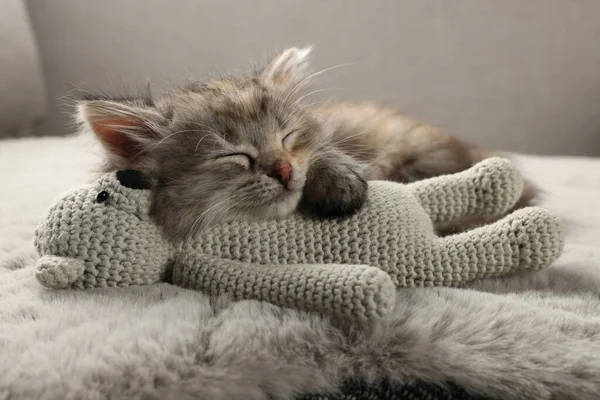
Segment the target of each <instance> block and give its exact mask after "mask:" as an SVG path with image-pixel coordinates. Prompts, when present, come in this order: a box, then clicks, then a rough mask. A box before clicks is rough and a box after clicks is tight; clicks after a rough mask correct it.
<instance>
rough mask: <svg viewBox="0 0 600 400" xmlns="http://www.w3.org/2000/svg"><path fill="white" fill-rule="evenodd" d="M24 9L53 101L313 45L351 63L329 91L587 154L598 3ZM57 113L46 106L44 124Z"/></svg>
mask: <svg viewBox="0 0 600 400" xmlns="http://www.w3.org/2000/svg"><path fill="white" fill-rule="evenodd" d="M28 5H29V7H30V13H31V16H32V20H33V23H34V27H35V29H36V33H37V36H38V41H39V44H40V47H41V51H42V60H43V64H44V69H45V74H46V78H47V79H48V86H49V87H48V89H49V97H50V100H51V101H53V102H54V103H56V99H57V98H59V97H61V96H64V95H65V93H66V92H67V90H68V89H69V87H68V84H67V83H74V84H81V83H87V84H89V85H91V86H93V87H109V88H113V87H115V86H117V87H118V86H119V84H122V82H128V83H130V84H133V85H139V84H140V83H143V82H144V81H145V79H146V78H150V80H151V81H152V82H153V83H154V84H155V89H156V88H162V87H164V86H165V85H166V84H171V83H179V82H181V81H182V78H183V77H184V76H199V77H201V76H203V75H205V74H207V73H212V72H214V71H222V70H236V69H238V70H239V69H244V68H246V67H247V66H248V65H249V61H251V60H257V59H261V58H263V57H264V56H265V55H266V54H268V53H269V52H270V51H273V50H275V49H278V48H281V47H283V46H286V45H293V44H305V43H315V45H316V48H315V57H316V60H315V65H316V67H319V68H322V67H327V66H331V65H335V64H339V63H345V62H356V63H355V64H352V65H349V66H346V67H343V68H339V69H336V70H335V71H331V73H328V74H327V80H326V81H325V82H324V86H325V87H336V88H343V90H336V91H332V92H331V93H332V94H333V95H336V96H343V97H361V98H372V99H380V100H385V101H387V102H392V103H394V104H397V105H398V106H400V107H402V108H403V109H404V110H405V111H407V112H409V113H410V114H413V115H415V116H417V117H419V118H421V119H425V120H428V121H430V122H433V123H436V124H438V125H440V126H442V127H444V128H446V129H448V130H451V131H453V132H455V133H457V134H459V136H462V137H464V138H468V139H472V140H476V141H478V142H480V143H483V144H486V145H488V146H493V147H496V148H501V149H507V150H517V151H524V152H533V153H561V154H588V155H600V0H495V1H494V0H380V1H366V0H364V1H361V0H352V1H350V0H310V1H298V0H285V1H284V0H271V1H269V0H252V1H251V0H247V1H246V0H243V1H242V0H239V1H225V0H198V1H194V0H170V1H169V0H128V1H125V0H119V1H117V0H102V1H98V0H29V1H28ZM115 82H116V84H115ZM61 111H62V110H61ZM66 122H67V116H66V115H64V114H62V113H61V112H59V109H58V108H57V106H55V108H54V109H53V112H52V114H51V116H50V120H49V122H48V129H49V130H53V131H63V130H64V129H66V128H65V124H66Z"/></svg>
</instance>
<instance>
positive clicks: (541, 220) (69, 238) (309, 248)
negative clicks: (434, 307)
mask: <svg viewBox="0 0 600 400" xmlns="http://www.w3.org/2000/svg"><path fill="white" fill-rule="evenodd" d="M522 188H523V180H522V178H521V176H520V175H519V173H518V171H517V170H516V169H515V167H514V166H513V165H512V164H511V163H510V162H509V161H508V160H504V159H501V158H490V159H487V160H485V161H483V162H481V163H479V164H477V165H476V166H474V167H472V168H471V169H469V170H467V171H464V172H461V173H457V174H454V175H446V176H441V177H437V178H432V179H429V180H425V181H421V182H417V183H414V184H410V185H401V184H397V183H392V182H383V181H378V182H370V183H369V199H368V201H367V204H366V205H365V207H364V208H363V209H362V210H361V211H359V212H358V213H357V214H355V215H353V216H351V217H347V218H343V219H331V220H325V219H315V218H312V217H309V216H304V215H293V216H291V217H288V218H285V219H280V220H255V221H234V222H229V223H224V224H221V225H219V226H216V227H214V228H213V229H211V230H208V231H205V232H203V233H202V234H200V235H198V236H197V237H195V238H194V239H193V240H188V241H186V242H183V243H168V242H167V241H166V240H165V239H164V238H163V237H162V235H161V233H160V230H159V228H158V227H157V226H156V225H155V224H154V222H153V221H152V219H151V218H150V216H149V214H148V210H149V203H150V190H148V187H147V186H146V185H145V184H144V180H143V177H142V176H141V174H139V173H137V172H135V171H119V172H117V173H110V174H106V175H104V176H103V177H102V178H101V179H99V180H98V181H97V182H95V183H93V184H91V185H87V186H84V187H81V188H78V189H75V190H73V191H71V192H70V193H68V194H66V195H65V196H64V197H63V198H62V199H60V200H59V201H58V202H57V203H56V204H55V205H54V206H53V207H52V208H51V209H50V212H49V214H48V216H47V218H46V219H45V220H44V221H43V222H42V224H41V225H40V226H39V228H38V229H37V230H36V235H35V245H36V248H37V250H38V252H39V253H40V254H41V255H42V257H41V258H40V259H39V261H38V264H37V275H36V276H37V279H38V280H39V282H40V283H41V284H42V285H44V286H47V287H50V288H57V289H58V288H78V289H84V288H94V287H106V286H121V287H123V286H129V285H145V284H153V283H156V282H160V281H163V280H170V281H171V282H172V283H174V284H177V285H180V286H183V287H186V288H191V289H197V290H201V291H203V292H205V293H207V294H210V295H224V294H228V295H230V296H232V297H233V298H234V299H257V300H264V301H269V302H272V303H274V304H277V305H280V306H285V307H295V308H298V309H302V310H310V311H319V312H324V313H329V314H333V315H338V316H345V317H350V318H355V319H359V320H368V319H372V318H376V317H380V316H382V315H384V314H385V313H386V312H387V311H389V309H390V308H391V307H392V305H393V304H394V300H395V289H396V288H407V287H431V286H456V285H460V284H462V283H465V282H467V281H470V280H473V279H478V278H486V277H495V276H500V275H504V274H509V273H513V272H516V271H526V270H530V271H531V270H538V269H540V268H543V267H545V266H548V265H549V264H550V263H551V262H552V261H554V260H555V259H556V258H557V257H558V256H559V254H560V253H561V251H562V248H563V233H562V229H561V225H560V223H559V221H558V220H557V218H555V217H554V216H553V215H552V214H551V213H549V212H548V211H545V210H544V209H541V208H537V207H531V208H526V209H521V210H518V211H516V212H514V213H512V214H510V215H509V216H507V217H505V218H504V219H502V220H500V221H498V222H496V223H494V224H491V225H488V226H485V227H481V228H477V229H475V230H472V231H470V232H466V233H461V234H457V235H453V236H449V237H446V238H438V237H436V236H435V235H434V230H433V225H432V221H436V222H443V221H448V220H451V219H453V218H456V217H460V216H464V215H480V214H481V215H497V214H500V213H502V212H505V211H506V210H508V209H510V207H511V206H513V205H514V203H515V202H516V200H517V199H518V197H519V195H520V193H521V190H522Z"/></svg>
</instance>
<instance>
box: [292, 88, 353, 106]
mask: <svg viewBox="0 0 600 400" xmlns="http://www.w3.org/2000/svg"><path fill="white" fill-rule="evenodd" d="M332 90H342V89H341V88H324V89H319V90H313V91H312V92H309V93H307V94H305V95H303V96H301V97H300V98H298V99H296V101H294V103H292V105H294V106H296V105H298V104H299V103H300V102H302V100H304V99H305V98H307V97H309V96H312V95H313V94H317V93H321V92H327V91H332Z"/></svg>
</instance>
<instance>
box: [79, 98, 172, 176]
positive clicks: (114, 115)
mask: <svg viewBox="0 0 600 400" xmlns="http://www.w3.org/2000/svg"><path fill="white" fill-rule="evenodd" d="M77 117H78V120H79V122H81V123H82V124H83V125H84V126H85V127H86V128H88V129H89V130H91V131H92V132H94V134H95V135H96V137H97V138H98V139H99V140H100V142H101V143H102V145H103V146H104V148H105V149H106V150H107V153H108V155H109V158H110V162H111V166H112V167H116V168H139V167H140V165H142V164H143V160H144V155H145V153H146V151H147V150H148V149H149V148H150V146H152V145H153V144H155V143H157V142H158V141H159V140H160V134H159V128H160V126H161V125H162V124H164V122H165V121H164V117H163V116H162V115H161V114H160V113H159V112H158V111H157V110H156V108H155V107H154V106H152V105H149V104H145V103H144V102H142V101H139V102H136V101H119V100H89V101H83V102H81V103H79V105H78V107H77ZM142 169H143V168H142Z"/></svg>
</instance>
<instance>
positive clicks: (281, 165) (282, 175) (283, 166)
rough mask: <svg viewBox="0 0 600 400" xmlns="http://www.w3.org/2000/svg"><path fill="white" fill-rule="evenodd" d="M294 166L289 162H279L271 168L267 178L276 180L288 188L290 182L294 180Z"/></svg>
mask: <svg viewBox="0 0 600 400" xmlns="http://www.w3.org/2000/svg"><path fill="white" fill-rule="evenodd" d="M292 172H293V169H292V164H290V163H289V162H287V161H283V160H277V161H275V162H274V163H273V165H272V166H271V169H270V171H269V172H267V176H270V177H271V178H275V179H277V180H278V181H279V183H281V184H282V185H283V186H285V187H286V188H287V187H288V185H289V183H290V180H291V179H292Z"/></svg>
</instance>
